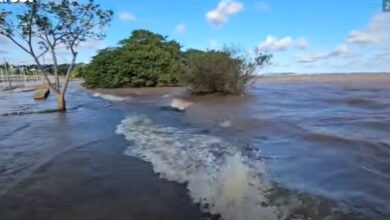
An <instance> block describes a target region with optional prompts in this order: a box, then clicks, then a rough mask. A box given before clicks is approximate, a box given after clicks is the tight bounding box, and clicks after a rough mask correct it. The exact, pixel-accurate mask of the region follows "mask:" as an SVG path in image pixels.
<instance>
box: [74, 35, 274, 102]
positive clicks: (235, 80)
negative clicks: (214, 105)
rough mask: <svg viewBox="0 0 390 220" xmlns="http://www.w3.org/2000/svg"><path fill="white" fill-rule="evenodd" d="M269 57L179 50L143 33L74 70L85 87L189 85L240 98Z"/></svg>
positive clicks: (228, 51)
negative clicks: (82, 79)
mask: <svg viewBox="0 0 390 220" xmlns="http://www.w3.org/2000/svg"><path fill="white" fill-rule="evenodd" d="M270 59H271V56H270V55H266V54H262V53H260V52H258V51H254V52H251V53H250V54H249V53H243V52H242V50H240V49H237V48H234V47H230V48H225V49H223V50H220V51H217V50H211V51H201V50H194V49H189V50H187V51H186V52H182V51H181V46H180V44H179V43H177V42H176V41H174V40H168V39H167V37H163V36H161V35H159V34H156V33H153V32H150V31H147V30H135V31H133V33H132V35H131V36H130V37H129V38H128V39H125V40H122V41H121V42H120V43H119V47H115V48H107V49H104V50H101V51H99V53H98V54H97V55H96V56H95V57H93V60H92V62H91V63H90V64H89V65H87V66H85V67H83V68H80V69H78V70H77V74H78V75H80V76H82V77H83V78H84V79H85V82H86V85H87V86H88V87H100V88H117V87H124V86H129V87H155V86H173V85H183V86H188V87H189V88H190V90H191V92H192V93H193V94H207V93H222V94H241V93H243V91H244V90H245V88H246V86H247V85H249V84H250V82H251V80H252V79H253V77H254V74H255V72H256V71H257V70H258V69H259V68H261V67H262V66H264V65H265V64H267V63H268V62H269V61H270Z"/></svg>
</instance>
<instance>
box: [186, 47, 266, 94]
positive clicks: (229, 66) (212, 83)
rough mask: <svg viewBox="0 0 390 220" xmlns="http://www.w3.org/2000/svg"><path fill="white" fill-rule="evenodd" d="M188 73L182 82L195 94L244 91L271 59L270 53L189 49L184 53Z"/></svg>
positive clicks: (239, 92) (232, 49)
mask: <svg viewBox="0 0 390 220" xmlns="http://www.w3.org/2000/svg"><path fill="white" fill-rule="evenodd" d="M184 57H185V64H186V72H185V74H184V75H183V77H182V80H183V82H184V83H185V84H186V85H189V87H190V89H191V92H192V93H194V94H207V93H222V94H241V93H243V91H244V89H245V88H246V86H247V85H248V84H249V83H250V82H251V80H252V79H253V76H254V73H255V71H256V70H257V69H258V68H260V67H262V66H263V65H265V64H266V63H268V62H269V60H270V59H271V56H270V55H264V54H261V53H258V52H256V53H254V54H252V55H249V54H245V53H242V52H240V50H238V49H235V48H225V49H224V50H223V51H215V50H212V51H207V52H204V51H199V50H189V51H187V52H186V53H185V54H184Z"/></svg>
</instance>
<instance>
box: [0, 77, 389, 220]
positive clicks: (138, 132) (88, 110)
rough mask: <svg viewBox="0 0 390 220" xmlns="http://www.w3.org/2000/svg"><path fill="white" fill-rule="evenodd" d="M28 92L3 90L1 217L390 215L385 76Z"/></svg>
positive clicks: (248, 218)
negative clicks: (176, 103) (196, 92)
mask: <svg viewBox="0 0 390 220" xmlns="http://www.w3.org/2000/svg"><path fill="white" fill-rule="evenodd" d="M31 96H32V94H31V92H0V115H1V116H0V128H1V129H0V219H1V220H3V219H11V220H13V219H39V220H42V219H226V220H235V219H237V220H244V219H245V220H251V219H327V220H330V219H373V220H376V219H379V220H380V219H383V220H385V219H390V76H389V75H374V76H367V75H357V76H348V75H336V76H283V77H262V78H259V79H258V80H257V81H256V83H254V84H253V85H252V86H251V87H250V88H249V90H248V94H247V95H246V96H243V97H229V96H217V95H213V96H204V97H187V95H186V94H185V93H184V92H183V89H181V88H173V89H167V88H165V89H154V90H134V89H120V90H99V91H87V90H85V89H83V88H82V87H81V86H80V85H79V83H72V84H71V88H70V92H69V94H68V106H69V111H68V112H67V113H66V114H63V113H40V111H42V110H46V109H49V108H50V107H52V106H54V100H53V97H50V98H49V100H47V101H44V102H35V101H33V100H32V99H31ZM174 96H183V97H186V98H187V99H189V100H190V101H192V102H193V103H194V105H193V106H191V107H190V108H189V109H188V111H186V112H184V113H180V112H175V111H171V110H170V109H169V108H166V107H165V106H167V105H168V104H169V102H170V100H171V99H172V97H174Z"/></svg>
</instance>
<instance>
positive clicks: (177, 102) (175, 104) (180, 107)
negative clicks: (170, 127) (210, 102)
mask: <svg viewBox="0 0 390 220" xmlns="http://www.w3.org/2000/svg"><path fill="white" fill-rule="evenodd" d="M191 105H193V103H192V102H188V101H186V100H183V99H178V98H175V99H173V100H172V102H171V108H173V109H175V110H176V111H181V112H182V111H185V110H187V109H188V108H189V107H190V106H191Z"/></svg>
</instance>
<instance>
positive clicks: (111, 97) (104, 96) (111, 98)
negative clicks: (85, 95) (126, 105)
mask: <svg viewBox="0 0 390 220" xmlns="http://www.w3.org/2000/svg"><path fill="white" fill-rule="evenodd" d="M93 96H94V97H99V98H102V99H106V100H109V101H113V102H123V101H126V100H127V99H128V97H120V96H115V95H109V94H101V93H98V92H97V93H94V94H93Z"/></svg>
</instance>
